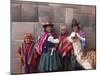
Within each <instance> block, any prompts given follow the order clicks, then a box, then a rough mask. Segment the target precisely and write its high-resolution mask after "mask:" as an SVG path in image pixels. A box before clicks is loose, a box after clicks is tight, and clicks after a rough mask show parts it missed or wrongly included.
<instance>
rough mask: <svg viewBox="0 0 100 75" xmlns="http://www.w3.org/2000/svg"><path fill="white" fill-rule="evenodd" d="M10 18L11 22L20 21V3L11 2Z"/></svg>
mask: <svg viewBox="0 0 100 75" xmlns="http://www.w3.org/2000/svg"><path fill="white" fill-rule="evenodd" d="M11 19H12V21H13V22H20V21H21V4H16V3H13V4H11Z"/></svg>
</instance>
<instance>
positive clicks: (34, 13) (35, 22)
mask: <svg viewBox="0 0 100 75" xmlns="http://www.w3.org/2000/svg"><path fill="white" fill-rule="evenodd" d="M95 10H96V8H95V6H88V5H86V6H85V5H72V4H53V3H36V2H20V1H16V0H15V1H13V2H12V4H11V20H12V22H11V34H12V35H11V38H12V39H11V73H21V72H22V71H21V68H20V59H19V57H18V54H17V49H18V47H19V46H20V45H21V43H22V41H23V35H24V33H26V32H30V33H32V34H33V36H34V39H35V41H36V40H37V37H38V35H39V34H40V33H41V32H42V30H43V29H42V26H41V24H40V22H41V21H42V19H44V18H49V19H50V21H52V22H53V23H54V29H55V31H56V32H57V33H58V34H59V25H60V24H61V23H63V22H66V23H67V27H68V31H69V33H70V32H71V20H72V18H73V17H76V18H77V20H78V22H79V23H80V27H81V29H82V30H83V31H84V32H85V34H86V38H87V41H88V48H94V49H95V47H96V46H95V42H96V40H95V39H96V38H95V37H96V15H95V14H96V13H95Z"/></svg>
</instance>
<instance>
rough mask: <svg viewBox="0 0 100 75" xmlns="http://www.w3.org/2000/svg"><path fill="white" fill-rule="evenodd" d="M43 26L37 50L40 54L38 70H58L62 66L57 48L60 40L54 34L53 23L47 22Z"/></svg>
mask: <svg viewBox="0 0 100 75" xmlns="http://www.w3.org/2000/svg"><path fill="white" fill-rule="evenodd" d="M43 28H44V32H42V34H41V36H40V37H39V39H38V41H37V44H36V50H37V52H38V53H39V54H40V61H39V65H38V70H39V71H40V72H50V71H57V70H58V69H59V67H60V66H61V63H60V59H59V56H58V53H57V50H56V45H57V44H58V43H59V40H58V39H57V38H55V37H54V36H53V35H52V33H53V32H52V29H53V24H51V23H49V22H45V23H44V24H43Z"/></svg>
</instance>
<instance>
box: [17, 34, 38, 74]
mask: <svg viewBox="0 0 100 75" xmlns="http://www.w3.org/2000/svg"><path fill="white" fill-rule="evenodd" d="M18 54H19V56H20V59H21V67H22V68H23V69H24V73H32V72H35V69H36V60H37V53H36V50H35V49H34V41H33V37H32V34H31V33H26V34H25V35H24V42H23V43H22V45H21V46H20V47H19V49H18Z"/></svg>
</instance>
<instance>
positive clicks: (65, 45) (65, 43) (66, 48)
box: [58, 35, 72, 54]
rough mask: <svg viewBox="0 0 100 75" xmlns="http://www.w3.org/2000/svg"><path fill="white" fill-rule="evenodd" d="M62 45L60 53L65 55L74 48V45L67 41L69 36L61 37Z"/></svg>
mask: <svg viewBox="0 0 100 75" xmlns="http://www.w3.org/2000/svg"><path fill="white" fill-rule="evenodd" d="M59 39H60V44H59V47H58V48H59V52H60V54H63V53H64V52H66V53H68V52H69V50H70V49H71V48H72V44H71V43H70V42H68V41H67V35H61V36H60V37H59Z"/></svg>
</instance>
